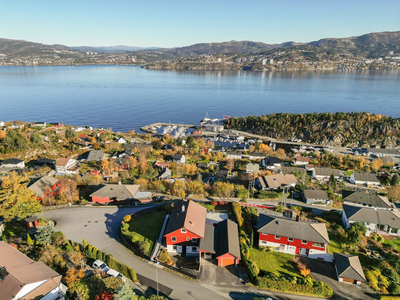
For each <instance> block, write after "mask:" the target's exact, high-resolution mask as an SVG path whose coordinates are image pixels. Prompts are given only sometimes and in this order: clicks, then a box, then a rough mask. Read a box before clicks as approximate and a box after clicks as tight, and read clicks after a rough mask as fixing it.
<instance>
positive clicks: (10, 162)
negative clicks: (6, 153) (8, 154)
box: [0, 158, 25, 169]
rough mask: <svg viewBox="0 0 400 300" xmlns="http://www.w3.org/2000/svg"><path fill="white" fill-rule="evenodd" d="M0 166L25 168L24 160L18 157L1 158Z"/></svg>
mask: <svg viewBox="0 0 400 300" xmlns="http://www.w3.org/2000/svg"><path fill="white" fill-rule="evenodd" d="M0 166H1V167H2V168H13V169H23V168H25V162H24V161H23V160H20V159H16V158H10V159H6V160H3V162H2V163H1V165H0Z"/></svg>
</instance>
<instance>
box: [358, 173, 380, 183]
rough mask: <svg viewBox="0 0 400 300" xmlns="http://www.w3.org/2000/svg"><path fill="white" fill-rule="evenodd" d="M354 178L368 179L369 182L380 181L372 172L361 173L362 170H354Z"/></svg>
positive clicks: (359, 179)
mask: <svg viewBox="0 0 400 300" xmlns="http://www.w3.org/2000/svg"><path fill="white" fill-rule="evenodd" d="M354 179H355V180H357V181H364V182H366V181H370V182H377V183H380V181H379V179H378V176H376V175H375V174H372V173H362V172H355V173H354Z"/></svg>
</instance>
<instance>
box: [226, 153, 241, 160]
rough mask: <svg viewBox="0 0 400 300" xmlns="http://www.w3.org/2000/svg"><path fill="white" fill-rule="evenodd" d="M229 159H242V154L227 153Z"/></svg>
mask: <svg viewBox="0 0 400 300" xmlns="http://www.w3.org/2000/svg"><path fill="white" fill-rule="evenodd" d="M225 154H226V158H227V159H242V155H243V153H242V152H226V153H225Z"/></svg>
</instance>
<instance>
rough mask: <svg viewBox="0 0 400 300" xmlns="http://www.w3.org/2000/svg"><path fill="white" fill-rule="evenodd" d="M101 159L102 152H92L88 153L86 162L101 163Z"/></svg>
mask: <svg viewBox="0 0 400 300" xmlns="http://www.w3.org/2000/svg"><path fill="white" fill-rule="evenodd" d="M102 159H103V150H92V151H90V152H89V155H88V157H87V161H101V160H102Z"/></svg>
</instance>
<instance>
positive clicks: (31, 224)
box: [25, 216, 39, 229]
mask: <svg viewBox="0 0 400 300" xmlns="http://www.w3.org/2000/svg"><path fill="white" fill-rule="evenodd" d="M25 222H26V227H27V228H28V229H29V228H36V227H38V226H39V220H38V217H37V216H30V217H26V218H25Z"/></svg>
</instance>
